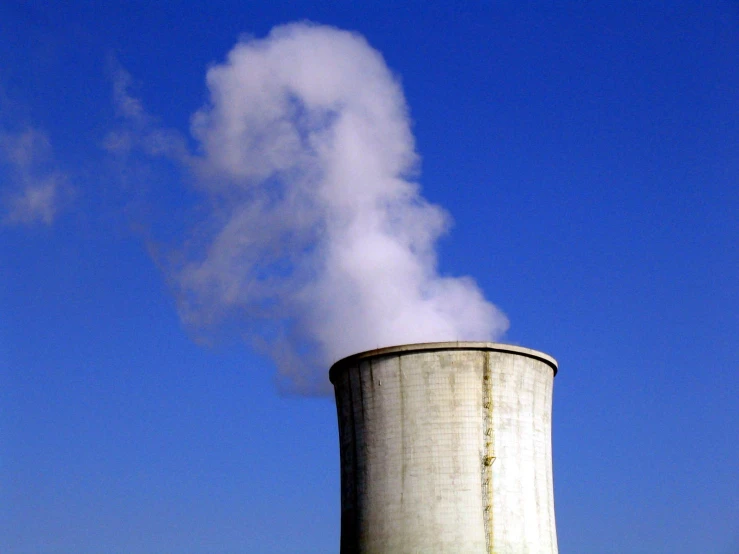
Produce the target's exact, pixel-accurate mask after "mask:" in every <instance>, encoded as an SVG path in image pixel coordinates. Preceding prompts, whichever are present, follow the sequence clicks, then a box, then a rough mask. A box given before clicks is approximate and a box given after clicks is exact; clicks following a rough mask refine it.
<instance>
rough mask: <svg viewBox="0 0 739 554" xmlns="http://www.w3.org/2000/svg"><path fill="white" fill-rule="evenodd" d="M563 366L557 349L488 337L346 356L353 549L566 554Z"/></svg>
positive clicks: (349, 545) (346, 517)
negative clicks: (556, 489) (557, 434)
mask: <svg viewBox="0 0 739 554" xmlns="http://www.w3.org/2000/svg"><path fill="white" fill-rule="evenodd" d="M556 373H557V362H556V361H555V360H554V359H553V358H551V357H550V356H547V355H546V354H543V353H541V352H536V351H534V350H529V349H528V348H520V347H517V346H509V345H505V344H495V343H488V342H445V343H429V344H411V345H405V346H395V347H391V348H380V349H378V350H372V351H369V352H363V353H360V354H355V355H353V356H350V357H348V358H345V359H343V360H341V361H339V362H336V363H335V364H334V365H333V366H332V367H331V370H330V372H329V377H330V379H331V382H332V383H333V384H334V387H335V391H336V407H337V411H338V416H339V442H340V450H341V554H354V553H361V554H380V553H382V554H411V553H412V554H417V553H423V554H426V553H449V554H468V553H469V554H473V553H474V554H477V553H480V554H483V553H486V554H489V553H493V552H495V553H497V554H527V553H528V554H556V553H557V532H556V528H555V523H554V493H553V487H552V442H551V414H552V385H553V382H554V375H555V374H556Z"/></svg>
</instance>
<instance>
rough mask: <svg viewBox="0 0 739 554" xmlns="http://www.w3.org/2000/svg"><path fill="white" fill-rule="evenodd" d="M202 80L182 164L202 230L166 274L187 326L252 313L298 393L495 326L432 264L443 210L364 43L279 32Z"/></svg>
mask: <svg viewBox="0 0 739 554" xmlns="http://www.w3.org/2000/svg"><path fill="white" fill-rule="evenodd" d="M207 83H208V88H209V92H210V101H209V104H208V105H207V106H205V107H203V108H202V109H201V110H199V111H198V112H197V113H196V114H195V115H194V117H193V119H192V133H193V135H194V137H195V138H196V139H197V141H198V142H199V145H200V151H199V153H198V154H197V155H196V156H193V157H191V158H189V161H188V164H189V165H190V167H191V168H192V169H193V170H194V171H195V172H196V174H197V176H198V179H199V180H200V182H201V183H202V186H203V189H204V190H205V191H206V192H207V194H208V195H209V199H210V201H211V204H209V205H210V206H212V209H211V211H210V214H211V215H210V216H209V217H210V219H209V221H208V225H207V228H208V229H210V233H209V235H208V239H207V240H206V241H205V242H204V244H203V245H202V246H203V247H202V249H200V250H199V251H198V252H197V253H194V252H192V251H191V252H190V253H189V255H188V258H187V260H188V261H186V262H185V263H184V264H183V265H182V266H180V267H179V269H178V273H177V282H178V283H179V286H180V287H181V293H182V295H181V298H182V313H183V317H184V318H185V319H186V320H187V321H189V322H191V323H195V324H202V323H204V322H205V323H207V322H212V321H218V320H220V319H223V318H229V317H234V316H235V317H237V318H238V319H239V321H242V322H243V321H248V322H250V323H249V327H248V329H249V330H248V334H249V336H250V338H252V339H254V340H256V341H257V342H259V343H261V344H263V345H264V346H265V347H266V348H268V349H269V351H270V353H271V354H272V355H273V356H274V357H275V359H276V361H277V363H278V366H279V368H280V372H281V374H282V375H283V376H284V377H287V378H288V381H289V382H291V383H292V384H293V385H294V386H296V387H298V388H300V389H303V390H311V389H316V388H322V387H323V388H325V386H326V384H327V382H326V368H327V367H328V365H329V364H330V363H331V362H333V361H335V360H337V359H339V358H341V357H343V356H346V355H349V354H352V353H354V352H358V351H362V350H367V349H371V348H376V347H378V346H390V345H396V344H402V343H412V342H426V341H447V340H494V339H495V338H497V337H499V336H500V335H501V333H503V332H504V331H505V330H506V328H507V326H508V322H507V320H506V318H505V316H504V315H503V314H502V313H501V312H500V311H498V309H496V307H495V306H493V305H492V304H490V303H489V302H487V301H486V300H485V298H484V297H483V295H482V293H481V292H480V290H479V288H478V287H477V286H476V284H475V282H474V281H473V280H472V279H470V278H468V277H462V278H450V277H442V276H440V275H439V273H438V270H437V260H436V254H435V250H434V246H435V242H436V240H437V239H438V237H439V236H440V235H441V234H442V233H443V232H444V231H445V230H446V228H447V225H448V217H447V214H446V213H445V212H444V211H443V210H442V209H441V208H439V207H438V206H435V205H432V204H429V203H428V202H427V201H426V200H424V198H423V197H422V196H421V195H420V192H419V187H418V184H417V183H416V182H415V181H414V180H413V179H412V178H413V176H414V172H416V166H417V156H416V153H415V150H414V141H413V136H412V135H411V132H410V128H409V118H408V113H407V108H406V104H405V100H404V97H403V93H402V90H401V88H400V86H399V84H398V82H397V80H396V79H394V78H393V75H392V74H391V73H390V71H389V70H388V68H387V66H386V65H385V63H384V60H383V59H382V56H381V55H380V54H379V53H378V52H377V51H375V50H374V49H372V48H371V47H370V46H369V45H368V44H367V43H366V42H365V40H364V39H363V38H362V37H360V36H357V35H356V34H353V33H349V32H345V31H340V30H337V29H335V28H331V27H325V26H315V25H309V24H292V25H286V26H282V27H278V28H275V29H274V30H273V31H272V32H271V33H270V35H269V36H268V37H267V38H265V39H263V40H253V39H249V40H245V41H243V42H240V43H239V44H237V45H236V47H235V48H234V49H233V50H232V51H231V52H230V53H229V55H228V59H227V61H226V62H225V63H223V64H221V65H217V66H214V67H212V68H211V69H210V70H209V71H208V73H207ZM316 369H318V371H317V372H316V371H315V370H316Z"/></svg>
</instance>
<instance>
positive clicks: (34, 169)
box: [0, 127, 71, 225]
mask: <svg viewBox="0 0 739 554" xmlns="http://www.w3.org/2000/svg"><path fill="white" fill-rule="evenodd" d="M0 161H2V162H3V163H2V166H3V168H4V169H5V171H3V172H2V173H1V174H0V175H1V176H2V179H3V181H4V182H3V212H4V213H3V217H2V221H3V223H5V224H6V225H34V224H45V225H51V224H52V223H53V222H54V219H55V217H56V216H57V214H58V213H59V211H60V209H61V207H62V205H63V204H64V203H65V202H66V201H67V200H68V199H69V196H70V192H71V188H70V187H69V184H68V179H67V176H66V175H65V174H64V173H63V172H62V171H60V170H59V169H57V168H56V167H55V166H54V163H53V155H52V148H51V144H50V142H49V138H48V136H47V135H46V133H44V132H43V131H40V130H39V129H36V128H34V127H26V128H25V129H23V130H22V131H19V132H7V131H0Z"/></svg>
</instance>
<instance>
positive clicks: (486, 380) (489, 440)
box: [481, 352, 495, 554]
mask: <svg viewBox="0 0 739 554" xmlns="http://www.w3.org/2000/svg"><path fill="white" fill-rule="evenodd" d="M484 355H485V365H484V367H483V376H482V381H483V383H482V408H483V430H484V431H483V433H484V439H483V440H484V441H485V449H484V452H483V459H482V464H481V465H482V501H483V517H484V518H485V545H486V554H491V553H492V552H493V462H494V461H495V438H494V437H493V432H494V431H493V429H494V426H493V390H492V388H493V379H492V375H491V373H492V372H491V368H490V353H489V352H485V354H484Z"/></svg>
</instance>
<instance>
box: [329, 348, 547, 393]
mask: <svg viewBox="0 0 739 554" xmlns="http://www.w3.org/2000/svg"><path fill="white" fill-rule="evenodd" d="M442 350H445V351H449V350H480V351H488V352H508V353H510V354H518V355H520V356H526V357H528V358H534V359H536V360H540V361H542V362H544V363H546V364H547V365H549V366H550V367H551V368H552V371H553V372H554V375H557V368H558V366H557V360H555V359H554V358H553V357H552V356H550V355H549V354H545V353H544V352H539V351H538V350H532V349H531V348H524V347H523V346H514V345H512V344H503V343H498V342H472V341H455V342H421V343H416V344H400V345H397V346H387V347H383V348H375V349H374V350H366V351H364V352H358V353H356V354H352V355H351V356H347V357H346V358H342V359H341V360H339V361H337V362H336V363H334V364H333V365H332V366H331V369H330V370H329V373H328V375H329V380H330V381H331V382H332V383H333V382H334V377H335V375H336V374H337V372H339V371H341V370H342V369H344V368H345V367H347V366H350V365H352V364H353V363H355V362H357V361H359V360H363V359H366V358H375V357H377V356H391V355H393V354H398V355H402V354H408V353H416V352H435V351H442Z"/></svg>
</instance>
